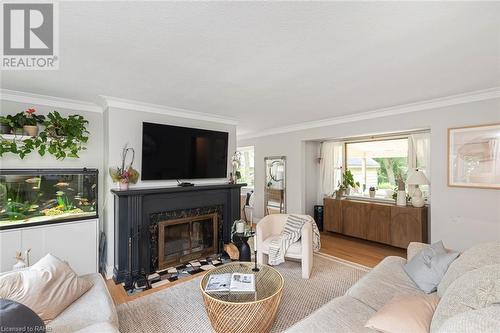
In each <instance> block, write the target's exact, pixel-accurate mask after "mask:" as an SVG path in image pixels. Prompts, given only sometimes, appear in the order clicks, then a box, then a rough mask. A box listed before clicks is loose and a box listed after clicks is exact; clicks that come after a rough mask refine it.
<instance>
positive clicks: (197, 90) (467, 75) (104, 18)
mask: <svg viewBox="0 0 500 333" xmlns="http://www.w3.org/2000/svg"><path fill="white" fill-rule="evenodd" d="M1 84H2V87H3V88H6V89H12V90H19V91H26V92H31V93H38V94H45V95H52V96H58V97H65V98H73V99H80V100H85V101H92V102H97V101H98V98H99V97H98V96H99V95H108V96H115V97H121V98H127V99H133V100H138V101H143V102H148V103H155V104H161V105H166V106H170V107H176V108H183V109H188V110H193V111H198V112H206V113H213V114H217V115H223V116H229V117H233V118H236V119H237V120H238V121H239V126H238V132H239V133H240V134H245V133H250V132H255V131H259V130H264V129H269V128H273V127H277V126H283V125H291V124H297V123H301V122H305V121H312V120H318V119H323V118H329V117H334V116H340V115H347V114H353V113H357V112H364V111H368V110H372V109H377V108H381V107H388V106H392V105H398V104H405V103H410V102H415V101H420V100H426V99H431V98H436V97H441V96H447V95H452V94H458V93H463V92H468V91H473V90H480V89H486V88H490V87H495V86H500V3H498V2H497V3H494V2H489V3H488V2H470V3H467V2H273V3H270V2H190V3H188V2H168V3H167V2H127V3H124V2H123V3H122V2H86V3H84V2H60V69H59V70H57V71H17V72H15V71H7V72H3V73H2V79H1Z"/></svg>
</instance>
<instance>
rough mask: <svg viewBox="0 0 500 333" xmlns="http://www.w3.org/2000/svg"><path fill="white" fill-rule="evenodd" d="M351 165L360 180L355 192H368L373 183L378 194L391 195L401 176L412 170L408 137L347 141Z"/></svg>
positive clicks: (378, 195)
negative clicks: (410, 168)
mask: <svg viewBox="0 0 500 333" xmlns="http://www.w3.org/2000/svg"><path fill="white" fill-rule="evenodd" d="M345 153H346V162H347V168H348V169H349V170H351V172H352V174H353V176H354V180H355V181H356V182H359V183H360V187H359V188H358V189H354V190H353V192H351V193H352V194H354V195H368V191H369V189H370V187H375V188H376V189H377V197H384V198H391V197H392V194H393V193H394V189H395V188H396V186H397V180H398V178H399V177H401V178H402V179H403V180H406V178H407V173H408V139H407V138H400V139H384V140H372V141H364V142H352V143H350V142H348V143H346V144H345Z"/></svg>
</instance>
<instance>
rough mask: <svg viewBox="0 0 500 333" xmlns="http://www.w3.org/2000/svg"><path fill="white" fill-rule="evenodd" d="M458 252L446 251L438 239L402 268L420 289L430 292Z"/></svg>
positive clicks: (434, 289) (434, 288)
mask: <svg viewBox="0 0 500 333" xmlns="http://www.w3.org/2000/svg"><path fill="white" fill-rule="evenodd" d="M459 254H460V253H459V252H449V253H448V252H447V251H446V249H445V248H444V246H443V242H442V241H439V242H437V243H434V244H432V245H431V246H429V247H427V248H425V249H423V250H422V251H420V252H419V253H418V254H416V255H415V256H414V257H413V258H411V259H410V260H409V261H408V263H407V264H406V265H405V266H404V267H403V268H404V270H405V272H406V274H408V276H409V277H410V278H411V279H412V280H413V282H415V284H416V285H417V286H418V287H419V288H420V289H421V290H423V291H424V292H426V293H428V294H430V293H432V292H434V291H436V289H437V286H438V284H439V282H440V281H441V279H442V278H443V276H444V274H445V273H446V271H447V270H448V267H449V266H450V264H451V263H452V262H453V260H455V259H456V258H457V257H458V255H459Z"/></svg>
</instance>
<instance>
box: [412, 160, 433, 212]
mask: <svg viewBox="0 0 500 333" xmlns="http://www.w3.org/2000/svg"><path fill="white" fill-rule="evenodd" d="M406 183H407V184H408V185H415V186H416V188H415V191H413V194H412V196H411V204H412V205H413V207H423V206H424V204H425V200H424V197H423V195H422V191H421V190H420V188H419V187H418V186H419V185H429V184H430V182H429V179H427V177H426V176H425V173H424V172H423V171H420V170H418V169H415V171H414V172H413V173H412V174H410V176H409V177H408V179H407V180H406Z"/></svg>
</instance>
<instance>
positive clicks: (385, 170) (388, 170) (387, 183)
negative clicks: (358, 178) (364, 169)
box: [373, 157, 408, 189]
mask: <svg viewBox="0 0 500 333" xmlns="http://www.w3.org/2000/svg"><path fill="white" fill-rule="evenodd" d="M373 159H374V160H375V161H376V162H377V163H378V164H379V166H380V168H378V169H377V187H378V188H379V189H393V188H394V187H395V186H396V184H397V179H398V178H399V177H401V178H402V179H406V174H407V172H408V161H407V159H406V158H404V157H390V158H381V157H375V158H373Z"/></svg>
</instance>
